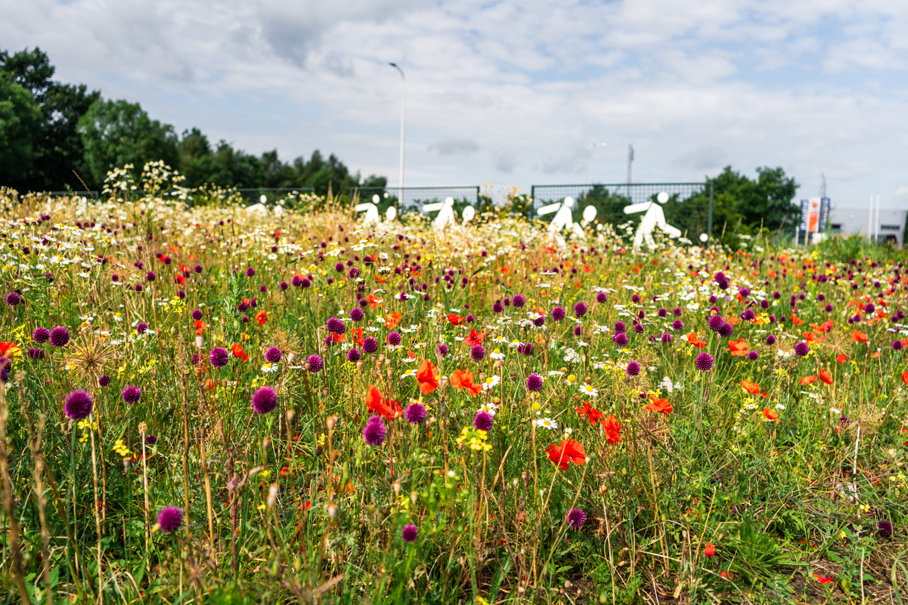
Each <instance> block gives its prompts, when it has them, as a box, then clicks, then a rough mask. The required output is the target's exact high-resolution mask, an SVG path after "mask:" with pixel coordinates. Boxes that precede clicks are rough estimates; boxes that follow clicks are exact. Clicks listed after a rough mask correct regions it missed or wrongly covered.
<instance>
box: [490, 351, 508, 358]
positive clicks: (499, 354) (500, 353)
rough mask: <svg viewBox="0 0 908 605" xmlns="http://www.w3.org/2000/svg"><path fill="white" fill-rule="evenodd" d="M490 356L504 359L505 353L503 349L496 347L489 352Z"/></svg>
mask: <svg viewBox="0 0 908 605" xmlns="http://www.w3.org/2000/svg"><path fill="white" fill-rule="evenodd" d="M489 357H491V358H492V359H504V353H502V352H501V349H495V350H494V351H492V352H491V353H489Z"/></svg>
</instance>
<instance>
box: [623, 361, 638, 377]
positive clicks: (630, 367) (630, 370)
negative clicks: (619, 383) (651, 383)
mask: <svg viewBox="0 0 908 605" xmlns="http://www.w3.org/2000/svg"><path fill="white" fill-rule="evenodd" d="M625 372H626V373H627V375H628V376H637V375H638V374H640V364H639V363H637V362H636V361H629V362H627V369H626V370H625Z"/></svg>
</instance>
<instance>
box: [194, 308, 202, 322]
mask: <svg viewBox="0 0 908 605" xmlns="http://www.w3.org/2000/svg"><path fill="white" fill-rule="evenodd" d="M192 318H193V319H194V320H195V321H199V320H200V319H202V310H201V309H196V310H195V311H193V312H192Z"/></svg>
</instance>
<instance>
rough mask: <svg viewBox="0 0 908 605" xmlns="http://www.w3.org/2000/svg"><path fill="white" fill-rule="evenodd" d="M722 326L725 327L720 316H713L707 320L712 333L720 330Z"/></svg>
mask: <svg viewBox="0 0 908 605" xmlns="http://www.w3.org/2000/svg"><path fill="white" fill-rule="evenodd" d="M723 325H725V320H724V319H722V316H721V315H713V316H712V317H710V318H709V329H710V330H712V331H713V332H718V331H719V330H721V329H722V326H723Z"/></svg>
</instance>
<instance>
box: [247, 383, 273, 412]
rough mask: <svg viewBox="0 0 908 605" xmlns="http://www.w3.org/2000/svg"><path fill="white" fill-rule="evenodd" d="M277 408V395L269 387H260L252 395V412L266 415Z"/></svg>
mask: <svg viewBox="0 0 908 605" xmlns="http://www.w3.org/2000/svg"><path fill="white" fill-rule="evenodd" d="M275 407H277V393H275V392H274V389H272V388H271V387H262V388H260V389H259V390H258V391H256V392H255V393H253V394H252V411H253V412H255V413H256V414H267V413H268V412H270V411H271V410H273V409H274V408H275Z"/></svg>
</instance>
